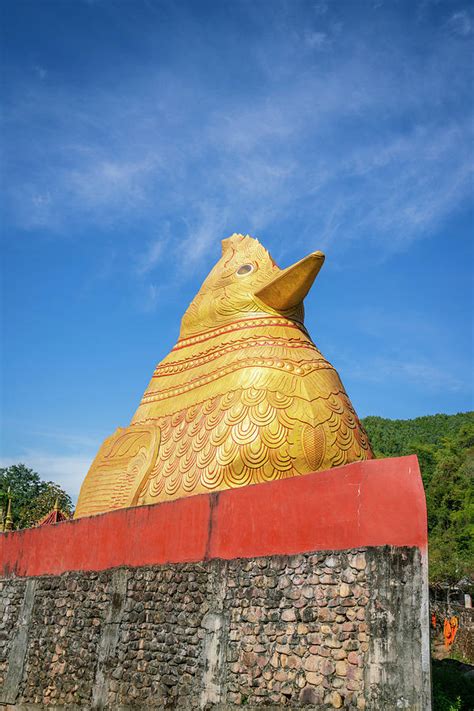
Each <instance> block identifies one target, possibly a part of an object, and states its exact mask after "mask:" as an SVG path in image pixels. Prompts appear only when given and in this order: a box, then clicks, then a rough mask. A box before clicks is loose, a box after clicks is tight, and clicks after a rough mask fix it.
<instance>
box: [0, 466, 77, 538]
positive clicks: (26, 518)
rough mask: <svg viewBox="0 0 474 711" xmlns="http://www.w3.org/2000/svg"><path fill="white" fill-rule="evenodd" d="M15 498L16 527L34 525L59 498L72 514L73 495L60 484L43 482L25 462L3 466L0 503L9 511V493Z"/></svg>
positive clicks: (64, 508) (65, 510)
mask: <svg viewBox="0 0 474 711" xmlns="http://www.w3.org/2000/svg"><path fill="white" fill-rule="evenodd" d="M9 492H10V496H11V500H12V515H13V527H14V528H28V527H29V526H34V525H35V524H36V523H37V522H38V521H39V520H40V519H41V518H42V517H43V516H45V515H46V514H47V513H48V511H51V509H52V508H53V506H54V504H55V501H56V498H58V502H59V507H60V509H61V510H62V511H64V513H68V514H71V513H72V510H73V507H72V501H71V498H70V496H69V495H68V494H67V493H66V492H65V491H64V489H62V488H61V487H60V486H59V485H58V484H55V483H54V482H52V481H42V479H41V478H40V476H39V474H37V473H36V472H35V471H33V469H30V468H29V467H27V466H25V465H24V464H13V465H12V466H10V467H5V468H1V469H0V506H3V509H4V511H5V510H6V506H7V500H8V495H9Z"/></svg>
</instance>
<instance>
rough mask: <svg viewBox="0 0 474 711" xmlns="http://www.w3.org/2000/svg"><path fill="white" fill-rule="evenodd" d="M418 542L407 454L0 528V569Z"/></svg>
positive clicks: (421, 498)
mask: <svg viewBox="0 0 474 711" xmlns="http://www.w3.org/2000/svg"><path fill="white" fill-rule="evenodd" d="M384 545H391V546H411V547H417V548H419V549H420V550H421V551H423V552H424V553H425V552H426V546H427V528H426V504H425V495H424V491H423V484H422V481H421V476H420V471H419V468H418V460H417V458H416V456H409V457H399V458H393V459H379V460H369V461H364V462H355V463H353V464H348V465H346V466H344V467H337V468H335V469H331V470H328V471H324V472H315V473H312V474H307V475H305V476H301V477H293V478H291V479H285V480H282V481H276V482H270V483H267V484H257V485H254V486H248V487H244V488H242V489H233V490H229V491H222V492H218V493H215V494H206V495H200V496H193V497H189V498H186V499H179V500H177V501H172V502H169V503H163V504H156V505H154V506H142V507H138V508H130V509H120V510H117V511H113V512H109V513H106V514H102V515H99V516H92V517H88V518H82V519H77V520H74V521H66V522H64V523H59V524H55V525H52V526H44V527H41V528H35V529H26V530H24V531H14V532H11V533H4V534H0V574H1V575H2V576H3V577H10V576H23V577H24V576H26V577H28V576H38V575H58V574H61V573H64V572H67V571H77V570H84V571H99V570H106V569H109V568H114V567H118V566H127V567H137V566H145V565H157V564H164V563H184V562H198V561H204V560H210V559H217V558H220V559H226V560H232V559H235V558H253V557H259V556H269V555H291V554H295V553H304V552H309V551H318V550H348V549H354V548H358V547H364V546H384Z"/></svg>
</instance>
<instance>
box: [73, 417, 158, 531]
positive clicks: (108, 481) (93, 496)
mask: <svg viewBox="0 0 474 711" xmlns="http://www.w3.org/2000/svg"><path fill="white" fill-rule="evenodd" d="M159 446H160V430H159V428H158V427H157V426H156V425H155V424H153V423H150V424H148V423H147V424H137V425H130V427H126V428H119V429H118V430H117V431H116V432H114V434H113V435H112V436H111V437H109V438H108V439H106V440H105V442H104V443H103V444H102V447H101V448H100V450H99V452H98V454H97V456H96V458H95V459H94V461H93V462H92V465H91V468H90V469H89V471H88V473H87V476H86V478H85V480H84V483H83V485H82V487H81V491H80V494H79V500H78V502H77V507H76V511H75V514H74V517H75V518H80V517H81V516H92V515H94V514H98V513H103V512H104V511H112V510H114V509H121V508H126V507H127V506H133V505H134V502H133V499H134V496H135V493H136V492H137V490H139V489H140V487H141V485H142V483H143V481H145V480H146V479H147V478H148V476H149V474H150V472H151V470H152V469H153V466H154V465H155V462H156V458H157V455H158V451H159Z"/></svg>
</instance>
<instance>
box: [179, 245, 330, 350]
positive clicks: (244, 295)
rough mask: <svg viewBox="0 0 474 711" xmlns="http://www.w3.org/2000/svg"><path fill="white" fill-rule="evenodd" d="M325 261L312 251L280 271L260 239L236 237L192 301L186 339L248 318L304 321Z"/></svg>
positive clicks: (224, 248)
mask: <svg viewBox="0 0 474 711" xmlns="http://www.w3.org/2000/svg"><path fill="white" fill-rule="evenodd" d="M323 262H324V254H323V253H322V252H313V253H312V254H310V255H308V256H307V257H305V258H304V259H302V260H301V261H299V262H297V263H296V264H293V265H292V266H291V267H288V268H287V269H280V268H279V267H278V266H277V265H276V264H275V262H274V261H273V259H272V258H271V256H270V254H269V253H268V252H267V250H266V249H265V247H263V246H262V245H261V244H260V242H259V241H258V240H257V239H253V237H249V236H247V237H244V236H243V235H239V234H233V235H232V236H231V237H228V238H227V239H224V240H222V257H221V258H220V259H219V261H218V262H217V264H216V265H215V267H214V268H213V269H212V271H211V272H210V274H209V276H208V277H207V279H206V280H205V281H204V283H203V285H202V286H201V288H200V290H199V292H198V294H197V295H196V297H195V298H194V299H193V301H192V302H191V304H190V306H189V308H188V310H187V311H186V313H185V314H184V316H183V320H182V322H181V333H180V337H181V338H186V337H188V336H190V335H192V334H195V333H199V332H200V331H205V330H207V329H210V328H216V327H219V326H222V325H225V324H229V323H232V322H235V321H238V320H239V319H242V318H248V317H249V316H250V317H251V316H253V315H262V314H270V315H281V316H285V317H286V318H289V319H292V320H294V321H299V322H300V323H302V322H303V318H304V309H303V299H304V297H305V296H306V294H307V293H308V291H309V290H310V288H311V285H312V283H313V281H314V279H315V278H316V276H317V274H318V272H319V270H320V269H321V267H322V265H323Z"/></svg>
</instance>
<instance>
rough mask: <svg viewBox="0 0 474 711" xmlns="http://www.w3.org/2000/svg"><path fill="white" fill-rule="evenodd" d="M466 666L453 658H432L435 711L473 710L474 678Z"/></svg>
mask: <svg viewBox="0 0 474 711" xmlns="http://www.w3.org/2000/svg"><path fill="white" fill-rule="evenodd" d="M468 668H469V667H466V666H465V665H463V664H460V663H459V662H456V661H454V660H452V659H443V660H442V661H438V660H435V659H433V660H432V672H433V711H471V710H472V709H473V708H474V679H473V678H472V677H468V676H466V675H465V672H466V670H467V669H468Z"/></svg>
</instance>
